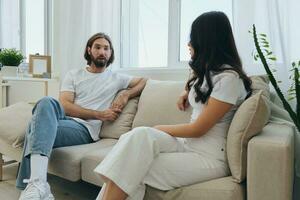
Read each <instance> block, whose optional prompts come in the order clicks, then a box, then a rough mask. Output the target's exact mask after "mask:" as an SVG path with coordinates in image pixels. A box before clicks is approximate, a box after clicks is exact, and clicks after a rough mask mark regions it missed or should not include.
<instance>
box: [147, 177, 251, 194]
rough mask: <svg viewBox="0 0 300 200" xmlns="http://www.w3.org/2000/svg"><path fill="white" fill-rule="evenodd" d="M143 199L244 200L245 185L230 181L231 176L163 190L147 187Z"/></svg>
mask: <svg viewBox="0 0 300 200" xmlns="http://www.w3.org/2000/svg"><path fill="white" fill-rule="evenodd" d="M144 199H145V200H154V199H155V200H181V199H187V200H199V199H205V200H220V199H222V200H232V199H239V200H244V199H246V197H245V185H243V184H237V183H234V182H233V181H232V177H225V178H219V179H214V180H211V181H207V182H203V183H198V184H194V185H190V186H185V187H181V188H178V189H174V190H170V191H167V192H163V191H160V190H157V189H154V188H152V187H147V190H146V194H145V198H144Z"/></svg>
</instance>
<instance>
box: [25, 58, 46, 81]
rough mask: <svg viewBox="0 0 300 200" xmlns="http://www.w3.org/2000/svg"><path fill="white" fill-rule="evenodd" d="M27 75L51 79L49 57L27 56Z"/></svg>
mask: <svg viewBox="0 0 300 200" xmlns="http://www.w3.org/2000/svg"><path fill="white" fill-rule="evenodd" d="M29 73H31V74H32V76H33V77H35V78H51V56H45V55H38V54H36V55H29Z"/></svg>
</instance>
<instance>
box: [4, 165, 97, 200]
mask: <svg viewBox="0 0 300 200" xmlns="http://www.w3.org/2000/svg"><path fill="white" fill-rule="evenodd" d="M17 168H18V165H17V164H16V163H13V164H10V165H7V166H5V167H4V173H3V175H4V177H3V179H4V180H3V181H1V182H0V199H1V200H17V199H19V195H20V191H19V190H18V189H16V187H15V181H16V173H17ZM48 181H49V184H50V186H51V191H52V193H53V195H54V197H55V200H90V199H93V200H94V199H96V196H97V194H98V192H99V189H100V188H99V187H96V186H94V185H92V184H89V183H86V182H76V183H74V182H70V181H67V180H65V179H62V178H59V177H56V176H53V175H48Z"/></svg>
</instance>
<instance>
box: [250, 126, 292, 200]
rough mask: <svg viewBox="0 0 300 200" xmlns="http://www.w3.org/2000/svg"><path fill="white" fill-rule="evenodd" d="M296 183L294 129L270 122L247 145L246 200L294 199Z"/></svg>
mask: <svg viewBox="0 0 300 200" xmlns="http://www.w3.org/2000/svg"><path fill="white" fill-rule="evenodd" d="M293 180H294V132H293V128H291V127H289V126H286V125H279V124H274V123H269V124H268V125H266V126H265V127H264V129H263V130H262V133H261V134H259V135H257V136H255V137H253V138H252V139H251V140H250V141H249V143H248V155H247V199H248V200H258V199H264V200H288V199H292V196H293Z"/></svg>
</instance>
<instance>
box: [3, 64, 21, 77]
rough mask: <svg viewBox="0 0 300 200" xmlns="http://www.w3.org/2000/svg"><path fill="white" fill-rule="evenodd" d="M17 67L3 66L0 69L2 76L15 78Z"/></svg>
mask: <svg viewBox="0 0 300 200" xmlns="http://www.w3.org/2000/svg"><path fill="white" fill-rule="evenodd" d="M17 70H18V67H17V66H3V67H2V68H1V74H2V76H17Z"/></svg>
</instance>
